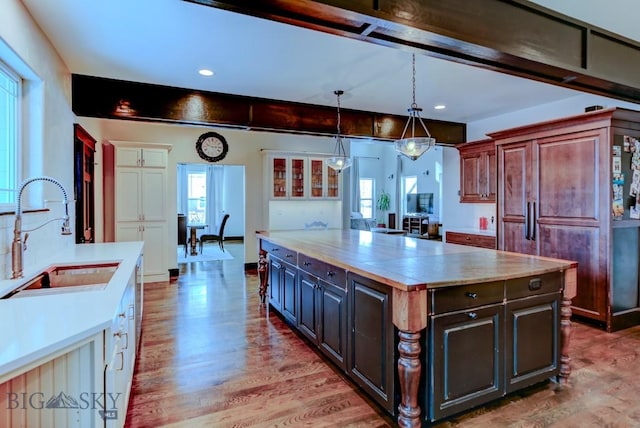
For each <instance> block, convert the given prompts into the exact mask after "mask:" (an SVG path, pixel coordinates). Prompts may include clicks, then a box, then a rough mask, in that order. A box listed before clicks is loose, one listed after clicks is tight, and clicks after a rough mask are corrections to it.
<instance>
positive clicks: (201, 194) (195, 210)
mask: <svg viewBox="0 0 640 428" xmlns="http://www.w3.org/2000/svg"><path fill="white" fill-rule="evenodd" d="M187 186H188V190H189V191H188V193H189V195H188V202H187V204H188V213H187V216H188V217H187V219H188V222H189V223H202V224H204V223H206V222H207V220H206V219H207V173H206V172H205V171H202V172H189V173H188V174H187Z"/></svg>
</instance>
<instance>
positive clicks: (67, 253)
mask: <svg viewBox="0 0 640 428" xmlns="http://www.w3.org/2000/svg"><path fill="white" fill-rule="evenodd" d="M142 246H143V243H142V242H118V243H102V244H82V245H74V246H71V247H69V248H63V249H61V250H60V251H55V252H54V253H53V255H52V256H51V257H50V258H49V259H48V260H43V261H42V263H41V264H39V265H38V266H27V269H25V276H24V278H20V279H10V280H2V281H0V296H3V295H6V294H7V293H8V292H10V291H12V290H13V289H15V288H17V287H19V286H20V285H22V284H24V283H25V282H27V281H29V280H30V279H31V278H33V277H34V275H36V274H38V273H39V272H41V271H42V270H44V269H46V268H48V267H49V266H51V265H53V264H67V265H68V264H77V263H102V262H113V261H118V262H120V265H119V266H118V269H117V270H116V272H115V273H114V274H113V277H112V278H111V280H110V281H109V283H108V284H107V285H106V287H104V288H99V289H92V290H83V291H71V292H61V293H57V294H50V295H38V296H35V295H34V296H29V297H20V298H10V299H0V325H1V326H2V330H1V331H2V333H1V334H0V383H2V382H3V381H5V380H7V379H9V377H7V376H8V375H9V374H11V373H12V372H14V371H16V370H18V369H20V368H21V367H26V366H27V365H29V364H31V363H33V362H34V361H37V360H39V359H42V358H44V357H46V356H47V355H51V354H53V353H55V352H57V351H59V350H61V349H63V348H65V347H67V346H70V345H72V344H74V343H76V342H79V341H81V340H82V339H85V338H87V337H90V336H91V335H93V334H96V333H98V332H100V331H102V330H104V329H105V328H108V327H109V326H110V325H111V321H112V319H113V317H114V315H115V313H116V310H117V308H118V305H119V303H120V299H121V298H122V294H123V292H124V290H125V288H126V286H127V283H128V281H129V278H130V277H131V274H132V273H133V272H134V270H135V266H136V262H137V260H138V257H139V255H140V254H141V253H142ZM11 377H12V376H11Z"/></svg>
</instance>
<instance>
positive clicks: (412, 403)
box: [393, 288, 427, 428]
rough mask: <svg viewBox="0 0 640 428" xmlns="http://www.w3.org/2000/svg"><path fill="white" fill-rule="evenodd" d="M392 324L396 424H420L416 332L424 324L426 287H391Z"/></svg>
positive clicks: (407, 427)
mask: <svg viewBox="0 0 640 428" xmlns="http://www.w3.org/2000/svg"><path fill="white" fill-rule="evenodd" d="M393 324H394V325H395V326H396V327H398V337H399V339H400V340H399V342H398V380H399V382H400V394H401V397H400V404H399V405H398V425H399V426H400V427H402V428H418V427H421V426H422V420H421V419H422V409H421V408H420V403H419V402H418V389H419V388H420V378H421V377H422V362H421V361H420V352H421V351H422V349H421V346H420V332H422V331H425V328H426V327H427V290H412V291H403V290H398V289H397V288H394V289H393Z"/></svg>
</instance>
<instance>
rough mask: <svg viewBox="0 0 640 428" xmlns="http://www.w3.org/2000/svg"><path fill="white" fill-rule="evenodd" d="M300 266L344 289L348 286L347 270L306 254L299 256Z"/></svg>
mask: <svg viewBox="0 0 640 428" xmlns="http://www.w3.org/2000/svg"><path fill="white" fill-rule="evenodd" d="M298 268H300V269H302V270H304V271H306V272H309V273H310V274H312V275H315V276H317V277H318V278H320V279H322V280H324V281H327V282H328V283H331V284H333V285H336V286H338V287H340V288H342V289H346V287H347V272H346V271H345V270H344V269H342V268H339V267H336V266H333V265H330V264H329V263H325V262H323V261H321V260H317V259H314V258H312V257H309V256H307V255H304V254H300V255H299V256H298Z"/></svg>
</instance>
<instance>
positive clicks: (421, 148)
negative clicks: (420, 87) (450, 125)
mask: <svg viewBox="0 0 640 428" xmlns="http://www.w3.org/2000/svg"><path fill="white" fill-rule="evenodd" d="M412 59H413V103H411V107H410V108H409V109H408V110H407V111H408V112H409V119H408V120H407V124H406V125H405V126H404V130H403V131H402V136H401V137H400V139H399V140H397V141H396V142H395V146H396V151H397V152H398V153H400V154H402V155H404V156H406V157H408V158H409V159H411V160H416V159H418V158H419V157H420V156H422V155H423V154H424V153H425V152H426V151H427V150H429V149H430V148H431V147H433V146H434V145H435V144H436V139H435V138H433V137H431V134H430V133H429V130H428V129H427V126H426V125H425V124H424V122H423V121H422V118H421V117H420V112H421V111H422V109H421V108H420V107H418V105H417V104H416V54H413V56H412ZM416 122H417V123H418V124H419V125H420V126H422V129H423V130H424V132H425V133H426V134H427V136H426V137H416V136H415V132H416ZM409 127H411V128H409ZM409 129H410V130H411V135H410V136H409V135H407V130H409Z"/></svg>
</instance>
